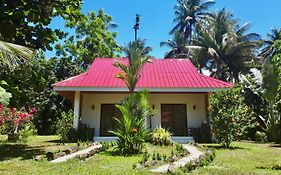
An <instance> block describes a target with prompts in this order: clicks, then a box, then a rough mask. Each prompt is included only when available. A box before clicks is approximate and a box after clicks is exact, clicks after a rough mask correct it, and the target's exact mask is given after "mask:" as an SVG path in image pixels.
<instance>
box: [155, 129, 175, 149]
mask: <svg viewBox="0 0 281 175" xmlns="http://www.w3.org/2000/svg"><path fill="white" fill-rule="evenodd" d="M151 141H152V143H153V144H154V145H160V146H162V145H165V146H168V145H171V144H172V143H173V142H172V139H171V133H170V132H169V131H167V130H166V129H164V128H161V127H157V128H156V129H155V130H154V131H153V133H152V138H151Z"/></svg>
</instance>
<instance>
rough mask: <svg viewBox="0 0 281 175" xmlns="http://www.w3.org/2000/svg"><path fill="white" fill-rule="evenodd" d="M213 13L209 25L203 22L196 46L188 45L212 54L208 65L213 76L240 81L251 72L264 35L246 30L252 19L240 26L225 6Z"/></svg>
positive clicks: (195, 41) (202, 52) (199, 52)
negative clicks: (256, 51)
mask: <svg viewBox="0 0 281 175" xmlns="http://www.w3.org/2000/svg"><path fill="white" fill-rule="evenodd" d="M212 16H213V17H212V18H211V19H209V20H208V23H207V25H200V30H198V36H196V38H195V39H194V43H193V44H194V46H186V47H187V48H189V49H193V50H197V54H201V55H203V56H207V57H208V60H207V62H206V65H205V67H206V68H207V69H208V70H210V71H211V72H212V74H211V75H212V76H214V77H216V78H219V79H221V80H224V81H234V82H238V81H239V74H240V73H247V72H248V71H249V67H248V66H250V65H251V64H252V62H253V60H254V59H255V58H256V57H255V54H254V50H255V49H256V48H257V46H258V41H259V40H260V37H259V35H258V34H256V33H249V34H246V32H247V30H248V29H249V28H250V23H245V24H244V25H243V26H239V25H238V20H236V19H233V15H232V14H231V13H230V12H227V11H226V10H225V9H222V10H220V11H219V12H217V13H214V14H213V15H212ZM195 57H196V56H195ZM199 59H200V58H199Z"/></svg>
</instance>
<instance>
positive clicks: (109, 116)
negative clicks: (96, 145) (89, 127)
mask: <svg viewBox="0 0 281 175" xmlns="http://www.w3.org/2000/svg"><path fill="white" fill-rule="evenodd" d="M120 116H121V112H120V111H119V109H118V108H116V106H115V104H102V105H101V117H100V136H113V134H112V133H110V132H108V131H113V130H115V129H116V128H117V127H118V123H117V121H116V120H115V119H114V117H117V118H119V117H120Z"/></svg>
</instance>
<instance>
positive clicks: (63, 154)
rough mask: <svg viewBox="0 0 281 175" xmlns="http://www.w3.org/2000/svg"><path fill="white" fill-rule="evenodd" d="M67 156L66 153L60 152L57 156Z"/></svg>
mask: <svg viewBox="0 0 281 175" xmlns="http://www.w3.org/2000/svg"><path fill="white" fill-rule="evenodd" d="M65 155H66V153H65V152H59V153H57V154H56V156H57V157H63V156H65Z"/></svg>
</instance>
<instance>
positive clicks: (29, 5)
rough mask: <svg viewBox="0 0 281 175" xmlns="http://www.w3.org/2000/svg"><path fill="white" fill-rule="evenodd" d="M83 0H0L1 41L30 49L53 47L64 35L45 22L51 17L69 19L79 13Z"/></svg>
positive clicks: (70, 23)
mask: <svg viewBox="0 0 281 175" xmlns="http://www.w3.org/2000/svg"><path fill="white" fill-rule="evenodd" d="M81 6H82V0H67V1H66V0H40V1H38V0H20V1H19V0H16V1H11V0H2V1H1V3H0V26H2V27H1V28H0V40H2V41H7V42H10V43H14V44H19V45H22V46H27V47H29V48H33V49H42V50H46V49H48V50H52V47H51V44H52V43H54V42H55V41H56V40H58V39H59V38H61V37H62V36H63V32H62V31H60V30H58V29H51V28H50V27H49V26H48V25H49V24H50V23H51V21H52V19H53V18H54V17H62V18H63V19H65V20H68V21H70V22H69V23H68V24H67V25H68V26H72V22H73V21H75V20H77V19H78V18H80V16H81V12H80V10H81Z"/></svg>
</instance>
